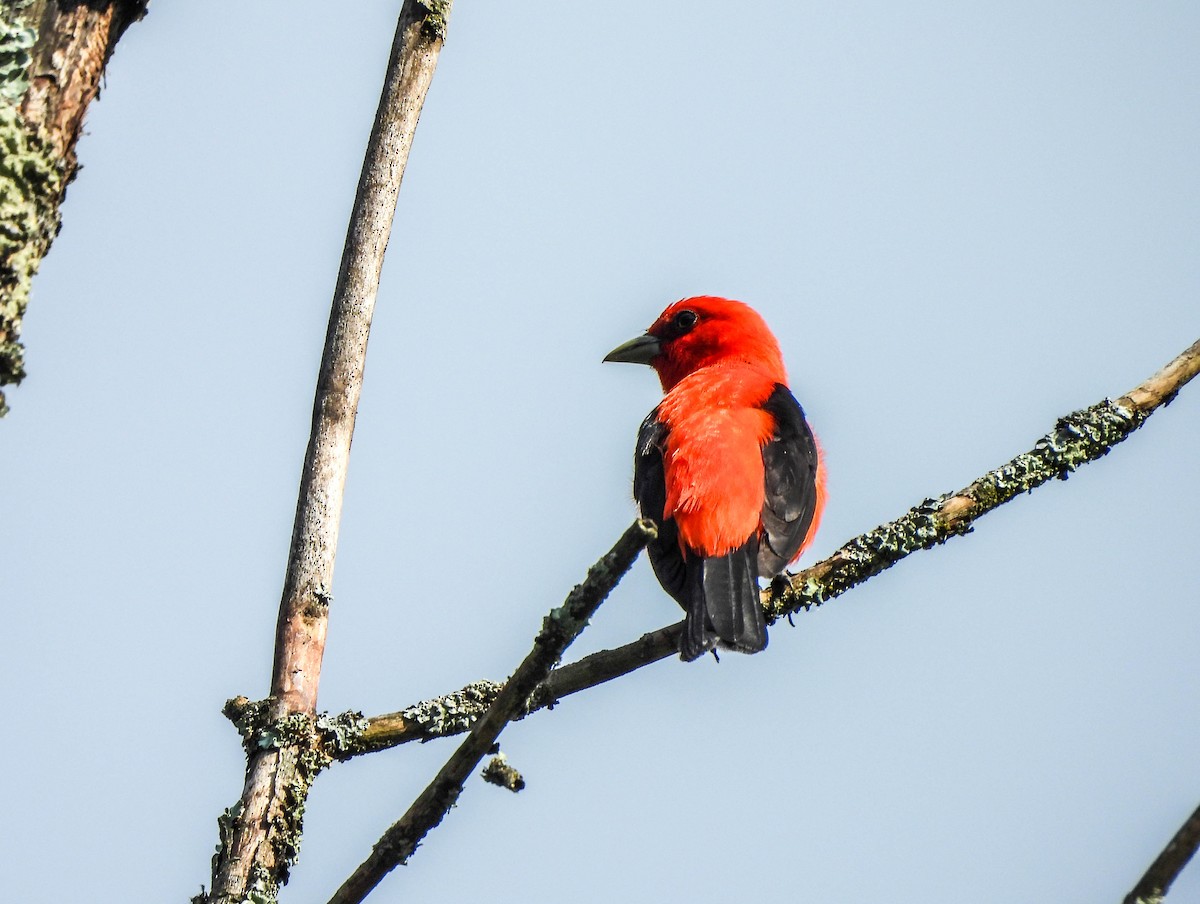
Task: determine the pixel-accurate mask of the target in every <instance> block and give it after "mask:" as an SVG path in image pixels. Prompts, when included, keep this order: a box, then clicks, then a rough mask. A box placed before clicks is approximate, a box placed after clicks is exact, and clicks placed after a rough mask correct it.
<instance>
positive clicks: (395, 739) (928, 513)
mask: <svg viewBox="0 0 1200 904" xmlns="http://www.w3.org/2000/svg"><path fill="white" fill-rule="evenodd" d="M1197 372H1200V341H1198V342H1196V343H1194V344H1193V345H1192V346H1191V347H1190V348H1188V349H1187V350H1186V351H1184V352H1183V353H1182V354H1181V355H1179V356H1178V357H1177V358H1176V359H1175V360H1173V361H1172V362H1171V363H1170V364H1168V365H1167V366H1166V367H1164V368H1163V369H1162V370H1161V371H1159V372H1158V373H1157V374H1155V375H1154V376H1153V377H1151V378H1150V379H1148V380H1146V381H1145V382H1144V383H1142V384H1141V385H1140V386H1138V387H1137V388H1135V389H1133V390H1131V391H1130V392H1128V393H1126V394H1125V395H1123V396H1121V397H1120V398H1119V399H1117V400H1116V401H1108V400H1107V399H1106V400H1104V401H1103V402H1100V403H1098V404H1096V405H1093V406H1092V407H1090V408H1086V409H1084V410H1083V411H1077V412H1075V413H1074V414H1070V415H1067V416H1066V417H1063V418H1060V419H1059V421H1058V423H1057V424H1056V425H1055V427H1054V429H1053V430H1052V431H1051V432H1050V433H1049V434H1047V435H1046V436H1044V437H1042V438H1041V439H1040V440H1038V442H1037V443H1036V444H1035V445H1034V447H1033V449H1031V450H1030V451H1028V452H1025V453H1022V454H1021V455H1018V456H1017V457H1016V458H1014V459H1013V460H1012V461H1009V462H1007V463H1006V464H1004V465H1001V466H1000V467H999V468H996V469H995V470H993V471H989V472H988V473H987V474H984V475H983V476H982V477H980V478H979V479H978V480H976V481H974V482H973V483H971V484H970V485H969V486H967V487H965V488H963V489H961V490H959V491H958V492H955V493H947V494H945V495H943V496H940V497H938V498H937V499H927V500H925V501H924V502H922V503H921V504H920V505H918V506H916V507H915V508H912V509H910V510H909V511H908V512H906V513H905V514H904V515H902V516H900V517H899V518H897V519H896V520H895V521H891V522H889V523H887V524H883V525H880V526H879V527H877V528H875V529H874V530H872V531H868V532H867V533H865V534H863V535H861V536H859V537H855V538H854V539H853V540H851V541H850V542H848V543H846V544H845V545H844V546H842V547H841V549H839V550H838V551H837V552H835V553H834V554H833V555H832V556H830V557H829V558H827V559H825V560H823V561H821V562H818V563H816V564H815V565H812V566H811V567H809V568H806V569H804V570H803V571H800V572H798V573H797V574H794V575H788V576H787V577H786V579H779V580H777V581H776V582H775V583H774V584H773V585H772V586H771V587H770V588H769V589H767V590H765V591H763V607H764V608H765V609H766V611H767V614H768V618H769V619H770V620H771V621H772V622H774V621H777V620H778V619H780V618H782V617H784V616H787V615H791V614H792V613H795V612H799V611H801V610H807V609H809V608H811V607H813V606H819V605H821V603H823V602H825V601H826V600H830V599H833V598H834V597H836V596H839V595H841V594H843V593H845V592H846V591H847V590H849V589H850V588H851V587H854V586H857V585H858V584H861V583H862V582H863V581H866V580H868V579H869V578H871V577H873V576H874V575H877V574H879V573H880V572H881V571H884V570H885V569H887V568H890V567H891V566H892V565H894V564H896V563H897V562H899V561H900V560H901V559H903V558H904V557H906V556H908V555H911V554H912V553H914V552H917V551H919V550H922V549H930V548H931V547H934V546H937V545H939V544H941V543H944V542H945V541H946V540H948V539H950V538H951V537H955V536H959V535H961V534H965V533H968V532H970V530H971V524H972V523H973V522H974V521H975V519H977V518H978V517H980V516H981V515H983V514H986V513H987V512H990V511H991V510H992V509H994V508H996V507H997V506H1000V505H1003V504H1004V503H1005V502H1008V501H1009V500H1010V499H1013V498H1014V497H1016V496H1017V495H1019V494H1021V493H1027V492H1029V491H1031V490H1033V489H1035V488H1036V487H1038V486H1041V485H1042V484H1044V483H1046V482H1047V481H1049V480H1052V479H1054V478H1063V479H1065V478H1066V477H1067V475H1068V474H1070V473H1071V472H1072V471H1074V470H1075V469H1076V468H1078V467H1080V466H1081V465H1083V464H1085V463H1087V462H1089V461H1094V460H1095V459H1097V458H1101V457H1102V456H1104V455H1107V454H1108V452H1109V450H1111V449H1112V447H1113V446H1115V445H1116V444H1117V443H1119V442H1121V441H1122V440H1123V439H1125V438H1126V437H1127V436H1129V434H1130V433H1132V432H1133V431H1134V430H1136V429H1137V428H1138V427H1140V426H1141V425H1142V423H1143V422H1144V421H1145V420H1146V418H1147V417H1149V416H1150V415H1151V414H1152V413H1153V412H1154V411H1155V410H1156V409H1158V408H1160V407H1161V406H1163V405H1166V404H1167V403H1169V402H1170V401H1171V400H1172V399H1173V398H1174V397H1175V394H1176V393H1178V392H1179V390H1180V389H1181V388H1182V387H1183V386H1184V384H1186V383H1187V382H1188V381H1189V380H1191V379H1192V378H1193V377H1194V376H1196V374H1197ZM1187 455H1188V456H1189V457H1188V458H1187V460H1188V461H1189V462H1190V461H1191V457H1190V456H1191V452H1190V450H1189V452H1188V453H1187ZM680 630H681V624H675V625H671V626H669V627H666V628H660V629H659V630H657V631H653V632H651V633H649V634H646V635H644V636H643V637H641V638H639V639H638V640H635V641H633V642H632V643H629V644H625V645H624V646H622V647H617V648H616V649H612V650H604V651H602V652H599V653H593V654H592V655H590V656H587V657H585V658H583V659H581V660H579V661H578V662H574V663H571V664H570V665H565V666H562V667H561V668H558V669H555V670H554V671H553V672H552V673H551V674H550V675H549V677H548V678H547V679H546V681H545V682H543V683H542V684H541V685H540V686H539V687H538V688H537V689H536V690H535V691H534V692H533V693H532V694H531V695H530V701H529V705H528V707H527V711H529V712H532V711H534V710H537V709H541V708H543V707H546V706H550V705H552V704H553V703H555V702H556V701H557V700H559V699H561V698H563V697H565V696H568V695H569V694H573V693H576V692H578V691H581V690H585V689H587V688H589V687H594V686H596V685H598V684H603V683H604V682H606V681H611V680H612V679H613V678H617V677H620V676H621V675H625V674H628V673H629V672H632V671H635V670H636V669H639V668H641V667H642V666H645V665H649V664H650V663H652V662H657V661H658V660H660V659H665V658H667V657H668V656H670V655H671V654H672V653H674V652H676V650H677V649H678V642H679V631H680ZM496 687H497V686H496V685H495V684H494V683H491V682H484V681H480V682H476V683H475V684H471V685H468V686H467V687H466V688H463V689H462V690H461V691H455V692H454V693H451V694H446V695H445V696H442V697H435V698H434V699H432V700H427V701H425V702H423V703H418V704H416V705H415V706H410V707H408V708H407V709H403V710H401V711H399V712H396V713H388V714H386V715H381V716H374V717H372V718H370V719H367V720H366V729H365V730H364V731H363V732H362V734H361V735H357V736H355V737H351V738H349V739H348V740H349V743H348V745H347V746H346V747H345V748H344V749H343V751H342V752H341V753H340V754H338V756H337V758H338V759H345V758H348V757H351V756H357V755H358V754H361V753H369V752H371V751H375V750H384V749H386V748H389V747H395V746H397V745H399V744H405V743H408V742H409V741H427V740H430V739H431V738H436V737H444V736H447V735H454V734H459V733H461V732H463V731H466V730H467V728H469V727H470V725H471V723H472V721H473V720H474V719H475V718H477V717H478V716H479V714H480V713H482V712H484V711H485V710H486V709H487V707H488V706H489V705H490V704H491V702H492V700H493V699H494V696H495V689H496Z"/></svg>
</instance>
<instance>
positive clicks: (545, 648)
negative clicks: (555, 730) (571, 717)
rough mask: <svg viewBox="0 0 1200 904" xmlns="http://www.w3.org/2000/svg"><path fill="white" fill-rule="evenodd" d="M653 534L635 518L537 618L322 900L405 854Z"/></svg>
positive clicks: (364, 884) (364, 885)
mask: <svg viewBox="0 0 1200 904" xmlns="http://www.w3.org/2000/svg"><path fill="white" fill-rule="evenodd" d="M656 533H657V531H656V529H655V527H654V524H653V523H651V522H649V521H640V520H639V521H635V522H634V523H633V524H632V525H630V527H629V528H628V529H627V530H626V531H625V533H624V534H622V535H621V539H619V540H618V541H617V543H616V545H615V546H614V547H613V548H612V549H611V550H610V551H609V552H608V553H607V554H605V556H604V557H603V558H602V559H600V561H599V562H597V563H596V564H595V565H593V566H592V567H591V569H589V571H588V575H587V578H586V579H585V580H584V582H583V583H582V584H579V585H578V586H576V587H575V589H574V590H572V591H571V593H570V594H569V595H568V596H567V599H566V602H564V603H563V604H562V606H561V607H559V608H557V609H552V610H551V611H550V614H549V615H547V616H546V618H545V619H544V620H543V621H542V630H541V632H540V633H539V634H538V635H537V637H535V638H534V641H533V650H532V651H530V653H529V655H528V656H526V657H525V659H524V661H523V662H522V663H521V664H520V665H519V666H518V667H517V670H516V671H515V672H513V674H512V677H511V678H509V679H508V681H507V682H506V683H505V684H504V686H503V687H502V688H501V689H500V691H499V692H498V693H497V694H496V697H495V700H494V701H493V703H492V705H491V706H490V707H489V708H488V710H487V712H485V713H484V714H483V716H482V717H481V718H479V719H478V720H476V722H475V724H474V726H473V727H472V728H471V733H470V734H469V735H467V738H466V740H464V741H463V743H462V744H461V745H460V746H459V748H458V749H457V750H456V751H455V752H454V755H453V756H451V757H450V759H449V760H447V761H446V765H444V766H443V767H442V768H441V770H440V771H439V772H438V774H437V776H436V777H435V778H434V780H433V781H432V782H430V784H429V786H428V787H427V788H426V789H425V790H424V791H423V792H421V795H420V797H418V798H417V799H416V800H415V801H414V802H413V804H412V806H411V807H409V808H408V812H407V813H405V814H404V816H403V817H401V819H400V820H399V821H398V822H396V823H394V824H393V825H392V826H391V827H390V828H389V829H388V830H387V831H386V832H384V834H383V837H381V838H380V839H379V841H378V842H376V844H375V847H374V849H373V850H372V851H371V855H370V856H369V857H368V858H367V859H366V860H364V861H363V863H362V864H361V865H360V866H359V867H358V869H356V870H355V871H354V873H353V874H351V876H350V878H349V879H347V880H346V881H345V883H343V885H342V887H341V888H339V889H338V890H337V892H336V893H335V894H334V896H333V897H332V898H330V899H329V904H358V902H360V901H362V900H363V899H364V898H365V897H366V896H367V895H368V894H370V892H371V890H372V889H373V888H374V887H375V886H376V885H378V884H379V882H380V881H381V880H382V879H383V877H384V876H386V875H387V874H388V873H389V872H391V871H392V870H393V869H395V868H396V867H397V866H399V865H400V864H402V863H406V862H407V861H408V858H409V857H411V856H412V854H413V851H415V850H416V849H417V845H418V844H420V843H421V840H422V839H423V838H424V837H425V836H426V835H427V834H428V833H429V831H430V830H431V829H433V828H435V827H436V826H437V825H438V824H439V823H440V822H441V821H442V819H443V818H444V817H445V815H446V813H447V812H449V810H450V808H451V807H452V806H454V803H455V801H457V800H458V796H459V795H460V794H461V793H462V790H463V783H464V782H465V781H466V779H467V776H468V775H470V774H471V772H472V771H473V770H474V769H475V767H476V766H478V765H479V761H480V760H481V759H483V757H484V755H485V754H486V753H487V752H488V750H489V749H490V748H491V747H492V745H493V744H494V743H496V739H497V738H498V737H500V732H502V731H503V730H504V728H505V727H506V726H507V725H508V723H509V722H511V721H512V720H513V719H514V718H515V717H516V716H517V715H518V714H521V713H523V712H524V711H525V705H526V701H527V700H528V699H529V695H530V694H531V693H532V692H533V690H534V688H536V687H537V686H538V685H539V684H540V683H541V682H542V681H544V680H545V679H546V676H547V675H548V674H550V670H551V669H552V668H554V665H555V663H557V662H558V660H559V659H560V658H561V656H562V654H563V652H564V651H565V650H566V648H567V647H568V646H570V644H571V642H572V641H574V640H575V638H576V637H578V636H579V634H580V632H581V631H583V629H584V628H585V627H586V626H587V623H588V620H589V619H590V618H591V617H592V616H593V615H594V614H595V612H596V610H597V609H598V608H599V607H600V604H601V603H602V602H603V601H604V598H605V597H606V596H608V594H609V592H610V591H611V590H612V588H613V587H615V586H616V585H617V582H618V581H620V580H621V577H622V576H623V575H624V574H625V572H627V571H628V570H629V568H630V566H632V565H633V562H634V559H636V558H637V556H638V553H639V552H641V550H642V547H644V546H645V545H646V543H647V541H649V540H651V539H653V538H654V536H655V534H656Z"/></svg>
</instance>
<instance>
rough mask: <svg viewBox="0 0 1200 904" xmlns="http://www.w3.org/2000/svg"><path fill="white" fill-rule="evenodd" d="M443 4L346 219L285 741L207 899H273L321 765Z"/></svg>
mask: <svg viewBox="0 0 1200 904" xmlns="http://www.w3.org/2000/svg"><path fill="white" fill-rule="evenodd" d="M450 3H451V0H405V2H404V5H403V7H402V9H401V11H400V17H399V21H398V22H397V25H396V36H395V39H394V40H393V43H392V50H391V56H390V58H389V59H388V67H387V74H386V77H385V79H384V85H383V91H382V94H381V96H380V99H379V107H378V110H377V112H376V114H375V124H374V126H373V128H372V130H371V137H370V139H369V140H368V143H367V152H366V157H365V159H364V161H363V169H362V174H361V176H360V178H359V183H358V193H357V195H356V197H355V199H354V207H353V210H352V212H351V215H350V225H349V228H348V229H347V233H346V244H345V248H344V250H343V252H342V263H341V268H340V270H339V272H338V280H337V286H336V288H335V289H334V296H333V304H332V309H331V311H330V315H329V328H328V331H327V333H326V336H325V351H324V353H323V356H322V359H321V368H320V373H319V376H318V378H317V391H316V399H315V401H314V403H313V418H312V432H311V435H310V437H309V442H308V450H307V453H306V455H305V459H304V469H303V471H302V474H301V480H300V497H299V501H298V503H297V505H296V520H295V524H294V527H293V530H292V544H291V550H290V553H289V556H288V565H287V575H286V577H285V579H284V586H283V599H282V601H281V603H280V607H279V620H278V624H277V627H276V634H275V660H274V666H273V668H272V675H271V697H270V700H269V701H268V703H267V706H266V712H265V714H258V715H265V718H266V721H267V722H269V723H274V724H275V729H278V728H279V726H280V725H283V724H284V723H288V725H287V726H286V727H287V731H279V730H273V733H272V734H270V735H267V734H259V735H256V736H255V737H254V738H253V742H252V743H247V757H248V763H247V768H246V782H245V787H244V790H243V792H242V796H241V799H240V800H239V801H238V803H237V804H236V805H235V806H234V807H233V808H231V809H230V810H228V811H227V812H226V813H225V814H224V815H223V816H222V817H221V818H220V819H219V820H218V825H219V828H220V833H221V843H220V845H219V847H218V849H217V855H216V857H214V859H213V879H212V891H211V893H210V894H209V896H208V899H207V900H208V901H209V902H213V904H216V902H221V904H232V902H234V901H243V900H246V899H247V898H248V897H252V898H254V899H255V900H263V901H274V900H275V898H276V896H277V893H278V889H279V886H281V885H282V884H283V883H285V882H286V881H287V876H288V870H289V868H290V867H291V864H292V863H293V862H294V860H295V857H296V852H297V851H298V849H299V844H300V833H301V819H302V816H303V812H304V801H305V798H306V797H307V794H308V789H309V786H310V785H311V782H312V779H313V778H314V777H315V775H316V773H317V772H319V771H320V768H321V767H322V766H323V765H324V764H323V763H321V762H320V761H319V760H316V761H314V760H312V759H311V758H309V757H306V756H305V755H304V754H305V753H307V752H308V751H305V750H304V745H303V744H302V743H299V742H298V741H297V738H303V737H306V736H307V735H308V734H311V730H312V728H313V726H312V724H311V723H312V722H313V716H314V714H315V711H316V705H317V686H318V683H319V680H320V676H321V660H322V658H323V656H324V652H325V631H326V626H327V623H328V617H329V602H330V587H331V585H332V582H333V565H334V557H335V555H336V552H337V541H338V527H339V524H340V520H341V509H342V495H343V490H344V488H345V482H346V472H347V470H348V468H349V462H350V442H351V439H352V437H353V433H354V420H355V416H356V414H357V411H358V399H359V395H360V393H361V390H362V379H363V369H364V367H365V364H366V353H367V337H368V335H369V334H370V329H371V318H372V315H373V314H374V310H375V298H376V294H377V292H378V289H379V274H380V270H381V268H382V266H383V255H384V251H385V249H386V248H387V243H388V237H389V235H390V233H391V228H392V219H393V217H394V216H395V213H396V200H397V196H398V194H399V191H400V181H401V179H402V178H403V175H404V168H405V164H406V163H407V161H408V152H409V148H410V147H411V146H412V140H413V135H414V133H415V131H416V127H417V119H418V117H419V116H420V113H421V107H422V105H423V104H424V101H425V94H426V92H427V91H428V90H429V84H430V82H431V80H432V79H433V72H434V68H435V67H436V65H437V60H438V55H439V53H440V51H441V48H442V43H443V41H444V38H445V28H446V19H447V17H448V15H449V11H450Z"/></svg>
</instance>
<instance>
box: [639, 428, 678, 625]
mask: <svg viewBox="0 0 1200 904" xmlns="http://www.w3.org/2000/svg"><path fill="white" fill-rule="evenodd" d="M666 445H667V425H666V424H664V423H662V422H661V421H660V420H659V419H658V409H657V408H655V409H654V410H653V411H651V412H650V413H649V414H648V415H646V419H645V420H644V421H642V428H641V429H640V430H639V431H638V438H637V448H636V449H635V450H634V453H633V498H634V499H635V500H637V504H638V509H639V510H640V511H641V513H642V517H643V518H649V519H650V520H651V521H653V522H654V523H655V524H657V525H658V536H657V537H655V538H654V539H653V540H651V541H650V542H649V543H648V544H647V545H646V552H647V554H648V555H649V556H650V564H651V565H652V566H653V567H654V574H655V576H656V577H657V578H658V582H659V583H660V584H662V586H663V589H664V590H666V591H667V593H669V594H671V596H673V597H674V598H675V599H676V601H678V602H679V604H680V605H681V606H682V605H684V584H685V579H684V562H683V553H682V552H681V551H680V549H679V531H678V529H677V528H676V527H675V520H674V519H673V518H663V509H665V508H666V506H667V480H666V473H665V470H664V465H663V450H664V449H665V448H666Z"/></svg>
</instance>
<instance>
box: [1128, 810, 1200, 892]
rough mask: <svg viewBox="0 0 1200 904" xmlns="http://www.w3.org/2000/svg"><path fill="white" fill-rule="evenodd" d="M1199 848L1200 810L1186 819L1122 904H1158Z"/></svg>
mask: <svg viewBox="0 0 1200 904" xmlns="http://www.w3.org/2000/svg"><path fill="white" fill-rule="evenodd" d="M1197 848H1200V807H1197V808H1196V810H1195V812H1193V813H1192V815H1191V816H1189V817H1188V818H1187V820H1186V821H1185V822H1184V823H1183V825H1182V826H1180V827H1179V831H1178V832H1176V833H1175V837H1174V838H1172V839H1171V840H1170V841H1169V842H1167V846H1166V847H1165V848H1163V852H1162V853H1161V854H1159V855H1158V857H1156V858H1155V860H1154V862H1153V863H1152V864H1150V868H1149V869H1148V870H1146V875H1144V876H1142V878H1141V880H1140V881H1139V882H1138V884H1137V885H1135V886H1134V887H1133V891H1131V892H1130V893H1129V894H1128V895H1126V896H1125V901H1124V904H1162V901H1163V898H1165V897H1166V895H1167V892H1168V891H1170V890H1171V883H1173V882H1174V881H1175V880H1176V879H1177V878H1178V877H1179V874H1180V873H1181V872H1183V868H1184V867H1185V866H1187V865H1188V861H1189V860H1191V859H1192V857H1193V856H1195V854H1196V849H1197Z"/></svg>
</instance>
